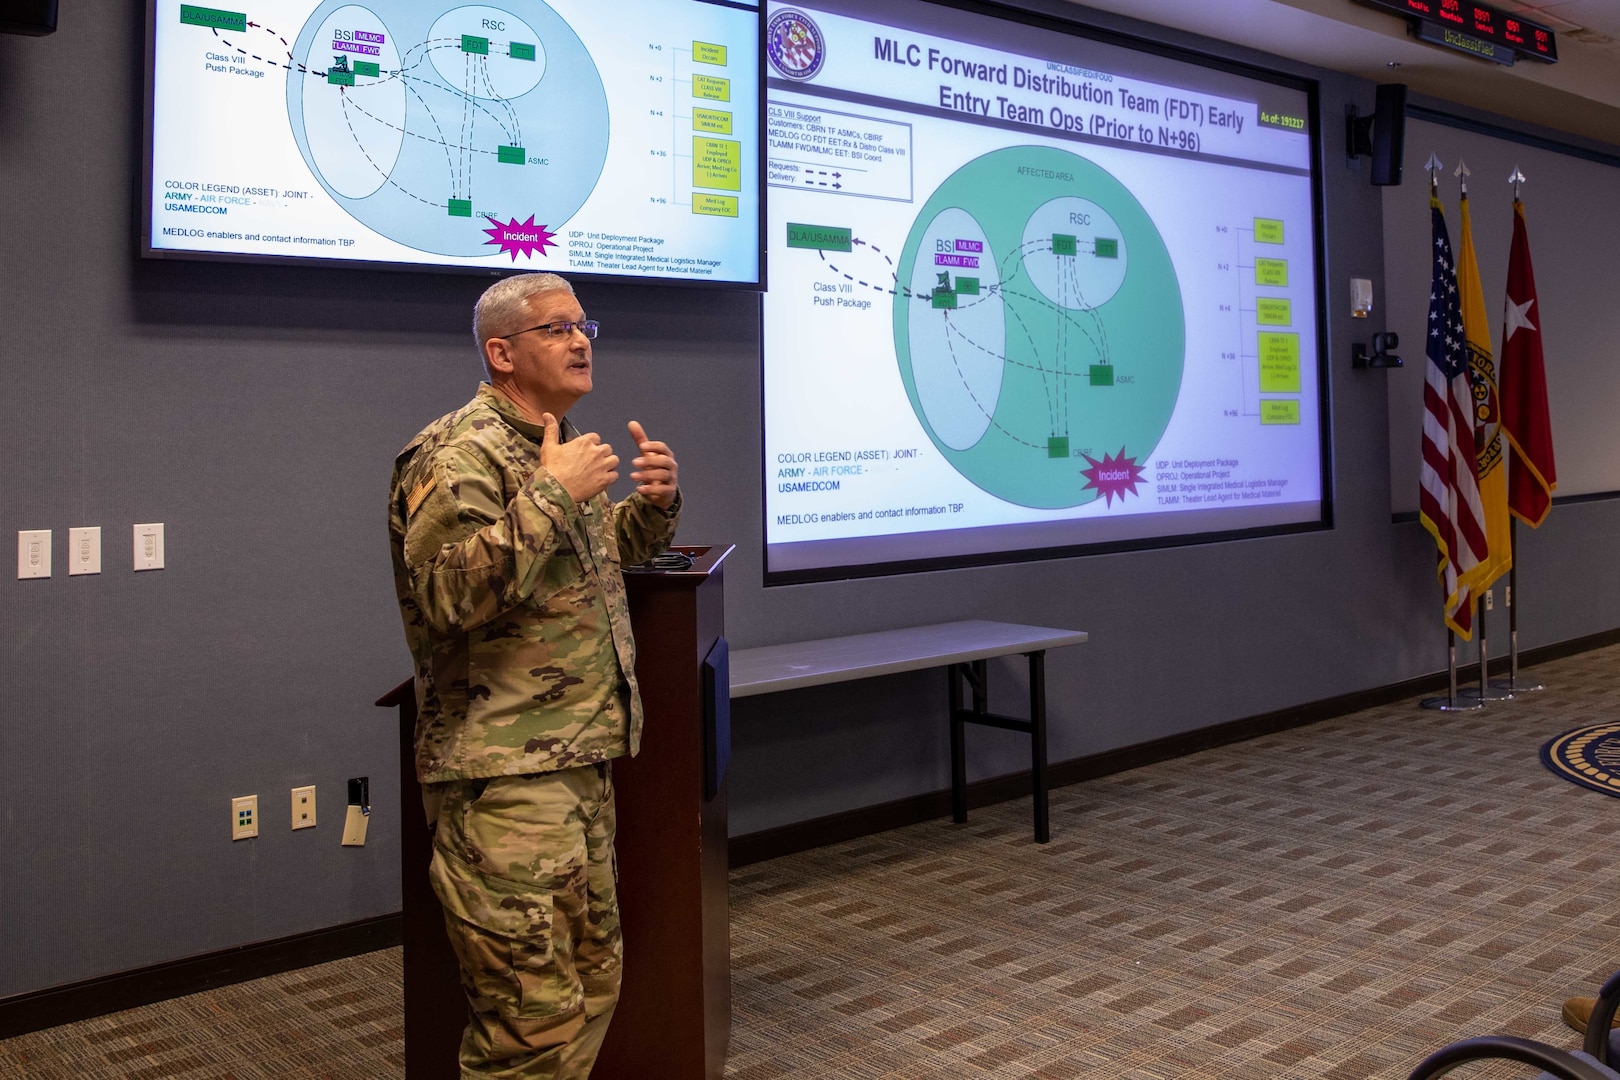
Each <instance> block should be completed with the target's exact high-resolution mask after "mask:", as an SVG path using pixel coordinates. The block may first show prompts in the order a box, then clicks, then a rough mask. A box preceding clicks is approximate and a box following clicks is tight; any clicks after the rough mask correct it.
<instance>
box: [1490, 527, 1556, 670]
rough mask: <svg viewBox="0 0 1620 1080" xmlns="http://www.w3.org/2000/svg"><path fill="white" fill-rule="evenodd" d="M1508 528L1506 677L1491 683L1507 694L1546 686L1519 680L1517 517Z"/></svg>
mask: <svg viewBox="0 0 1620 1080" xmlns="http://www.w3.org/2000/svg"><path fill="white" fill-rule="evenodd" d="M1508 530H1509V535H1511V536H1512V537H1513V566H1512V567H1511V568H1510V569H1509V570H1508V587H1507V605H1508V677H1507V678H1506V679H1498V680H1496V681H1495V682H1493V683H1492V684H1491V685H1492V686H1494V687H1496V688H1497V689H1498V690H1506V691H1508V693H1509V694H1519V693H1529V692H1531V691H1533V690H1545V689H1547V688H1546V686H1544V685H1543V684H1541V683H1539V682H1520V681H1519V605H1518V604H1516V603H1515V602H1514V598H1515V597H1516V596H1517V595H1518V592H1519V521H1518V519H1517V518H1515V519H1513V520H1512V521H1511V522H1509V523H1508Z"/></svg>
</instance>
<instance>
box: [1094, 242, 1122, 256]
mask: <svg viewBox="0 0 1620 1080" xmlns="http://www.w3.org/2000/svg"><path fill="white" fill-rule="evenodd" d="M1093 242H1094V243H1095V244H1096V245H1097V258H1099V259H1117V258H1119V240H1118V239H1117V238H1113V237H1107V236H1099V237H1097V239H1096V240H1095V241H1093Z"/></svg>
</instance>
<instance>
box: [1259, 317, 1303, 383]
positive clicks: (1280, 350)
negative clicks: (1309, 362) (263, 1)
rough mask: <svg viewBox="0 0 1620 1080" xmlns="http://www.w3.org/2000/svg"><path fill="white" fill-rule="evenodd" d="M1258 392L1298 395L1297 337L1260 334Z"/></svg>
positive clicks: (1294, 335)
mask: <svg viewBox="0 0 1620 1080" xmlns="http://www.w3.org/2000/svg"><path fill="white" fill-rule="evenodd" d="M1260 392H1261V393H1263V394H1297V393H1299V335H1298V334H1281V333H1276V332H1275V331H1262V332H1261V333H1260Z"/></svg>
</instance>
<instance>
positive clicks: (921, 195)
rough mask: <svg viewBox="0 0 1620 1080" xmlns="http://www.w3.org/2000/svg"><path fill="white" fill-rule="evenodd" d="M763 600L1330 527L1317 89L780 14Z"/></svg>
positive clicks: (865, 12) (812, 11)
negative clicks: (1320, 335)
mask: <svg viewBox="0 0 1620 1080" xmlns="http://www.w3.org/2000/svg"><path fill="white" fill-rule="evenodd" d="M765 47H766V57H767V61H768V63H769V67H768V70H767V74H768V76H769V84H768V85H769V89H768V95H767V96H768V104H767V129H768V138H767V150H766V158H767V160H766V182H767V184H768V185H769V188H770V207H769V219H768V229H769V247H770V251H771V264H770V277H771V282H772V288H771V292H770V293H769V294H767V296H766V301H765V379H764V385H765V449H766V461H765V466H766V500H765V510H766V522H765V531H766V543H767V562H768V573H769V574H771V575H772V576H773V578H775V579H776V580H791V579H795V578H797V579H804V578H813V577H816V576H836V575H839V574H843V573H848V572H863V571H864V572H872V570H873V568H878V569H883V568H891V567H897V568H904V567H905V564H908V563H913V564H928V565H942V564H944V565H949V564H950V563H951V562H952V561H953V560H961V559H980V560H982V559H985V558H991V557H996V556H998V555H999V556H1006V555H1016V554H1017V553H1028V552H1031V551H1039V550H1045V549H1056V550H1065V549H1082V548H1084V547H1086V546H1087V545H1093V544H1109V543H1120V542H1127V543H1128V542H1133V541H1151V540H1154V539H1157V538H1160V537H1166V536H1184V535H1196V534H1200V533H1227V532H1234V531H1244V530H1250V529H1264V528H1268V527H1286V526H1296V525H1305V524H1313V523H1318V522H1320V521H1321V519H1322V516H1323V506H1324V501H1323V491H1322V482H1321V471H1322V465H1321V463H1322V449H1321V447H1322V433H1321V425H1320V422H1319V417H1318V411H1319V409H1318V400H1319V387H1318V378H1319V371H1318V362H1317V344H1316V292H1317V289H1316V280H1315V266H1316V253H1315V249H1314V233H1313V224H1314V223H1313V216H1312V198H1313V196H1312V179H1311V171H1310V168H1311V157H1310V138H1309V134H1308V127H1307V124H1308V117H1307V112H1308V101H1307V99H1306V95H1305V93H1304V92H1303V91H1300V90H1297V89H1293V88H1290V87H1284V86H1280V85H1277V84H1274V83H1270V82H1262V81H1259V80H1256V79H1249V78H1244V77H1241V76H1236V75H1232V74H1228V73H1225V72H1214V71H1211V70H1208V69H1205V68H1201V67H1198V66H1195V65H1192V64H1189V63H1186V62H1181V61H1175V60H1169V59H1166V58H1163V57H1157V56H1146V55H1144V54H1140V53H1135V52H1132V51H1130V50H1126V49H1122V48H1120V47H1117V46H1102V45H1099V44H1097V43H1094V42H1090V41H1086V40H1084V39H1081V38H1066V37H1063V36H1062V35H1053V34H1050V33H1041V32H1038V31H1036V30H1034V28H1031V27H1027V26H1023V25H1021V24H1017V23H1008V22H1003V21H1000V20H994V19H990V18H988V17H986V16H983V15H978V14H973V13H968V12H961V11H955V10H948V9H942V8H939V7H936V6H933V5H924V4H918V3H915V2H909V0H889V2H885V3H873V4H854V3H849V4H835V3H832V2H831V0H828V2H827V3H826V4H825V6H824V7H816V8H811V7H807V6H804V5H786V4H783V5H777V4H772V5H769V6H768V9H767V13H766V46H765Z"/></svg>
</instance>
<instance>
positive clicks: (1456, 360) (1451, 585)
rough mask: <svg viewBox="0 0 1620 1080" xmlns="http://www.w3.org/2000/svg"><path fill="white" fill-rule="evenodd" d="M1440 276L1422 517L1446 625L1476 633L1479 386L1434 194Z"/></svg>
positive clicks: (1433, 298) (1428, 370)
mask: <svg viewBox="0 0 1620 1080" xmlns="http://www.w3.org/2000/svg"><path fill="white" fill-rule="evenodd" d="M1429 216H1430V219H1431V221H1432V222H1433V226H1434V245H1433V255H1434V274H1433V278H1432V282H1433V283H1432V285H1431V287H1430V290H1429V327H1428V338H1427V347H1426V349H1425V351H1426V352H1427V353H1428V357H1429V361H1428V363H1427V364H1426V365H1424V369H1425V370H1424V385H1423V474H1422V490H1421V491H1420V492H1419V495H1418V516H1419V517H1420V518H1421V519H1422V521H1423V527H1424V528H1425V529H1428V530H1429V533H1430V535H1432V536H1433V537H1434V542H1435V545H1436V546H1437V547H1438V548H1439V552H1440V557H1439V562H1440V566H1439V571H1438V573H1439V577H1440V583H1441V586H1442V591H1443V592H1444V593H1445V598H1446V599H1445V618H1446V625H1447V626H1449V627H1451V629H1453V630H1455V631H1456V632H1457V633H1458V634H1461V635H1462V637H1463V639H1464V640H1467V639H1469V638H1471V637H1473V633H1474V597H1473V584H1474V581H1475V579H1476V578H1478V576H1479V569H1480V564H1481V563H1482V562H1483V561H1484V559H1485V557H1486V555H1487V553H1488V552H1487V548H1486V542H1485V510H1484V507H1483V506H1482V505H1481V503H1480V497H1479V480H1478V477H1477V476H1476V474H1475V465H1474V390H1473V387H1472V385H1471V384H1470V383H1469V379H1468V342H1467V338H1466V336H1465V334H1464V331H1463V321H1462V304H1461V301H1460V299H1459V297H1458V294H1457V263H1456V260H1455V259H1453V258H1452V254H1451V238H1450V236H1449V235H1448V234H1447V232H1446V219H1445V215H1444V214H1442V213H1441V211H1440V200H1439V199H1437V198H1434V197H1432V196H1431V197H1430V199H1429Z"/></svg>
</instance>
